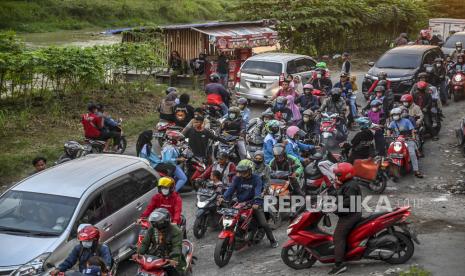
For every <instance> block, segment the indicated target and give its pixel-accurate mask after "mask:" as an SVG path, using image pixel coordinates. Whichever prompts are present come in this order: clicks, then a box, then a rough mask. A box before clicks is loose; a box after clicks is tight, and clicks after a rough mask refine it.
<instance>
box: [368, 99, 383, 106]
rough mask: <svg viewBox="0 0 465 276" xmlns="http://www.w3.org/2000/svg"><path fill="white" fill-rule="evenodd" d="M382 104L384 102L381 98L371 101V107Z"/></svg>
mask: <svg viewBox="0 0 465 276" xmlns="http://www.w3.org/2000/svg"><path fill="white" fill-rule="evenodd" d="M382 104H383V102H382V101H380V100H378V99H375V100H372V101H371V103H370V106H371V107H374V106H380V105H382Z"/></svg>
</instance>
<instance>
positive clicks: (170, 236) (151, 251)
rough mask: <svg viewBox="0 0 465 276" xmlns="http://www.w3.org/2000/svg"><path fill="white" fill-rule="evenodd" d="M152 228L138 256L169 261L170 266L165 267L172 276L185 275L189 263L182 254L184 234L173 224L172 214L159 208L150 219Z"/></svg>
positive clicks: (139, 249) (147, 233) (151, 214)
mask: <svg viewBox="0 0 465 276" xmlns="http://www.w3.org/2000/svg"><path fill="white" fill-rule="evenodd" d="M148 221H149V222H150V228H149V229H148V230H147V232H146V233H145V236H144V239H143V240H142V243H141V245H140V248H138V250H137V254H138V255H145V254H147V255H152V256H156V257H160V258H164V259H169V266H167V267H163V269H164V270H165V271H166V273H167V274H168V275H170V276H173V275H184V272H185V269H186V266H187V263H186V258H185V256H184V255H183V254H182V239H183V237H182V236H183V234H182V231H181V229H180V228H179V227H178V226H177V225H175V224H172V223H171V221H172V219H171V215H170V212H169V211H168V210H167V209H165V208H157V209H155V210H154V211H153V212H151V213H150V215H149V217H148Z"/></svg>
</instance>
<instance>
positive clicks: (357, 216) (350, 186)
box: [328, 163, 362, 275]
mask: <svg viewBox="0 0 465 276" xmlns="http://www.w3.org/2000/svg"><path fill="white" fill-rule="evenodd" d="M332 172H333V174H334V175H335V177H336V179H335V184H334V187H335V188H336V195H337V200H342V201H343V202H342V206H343V207H344V210H348V211H344V212H343V211H338V212H336V215H337V216H338V221H337V225H336V228H335V229H334V234H333V243H334V257H335V263H334V267H333V269H331V271H330V272H329V273H328V274H330V275H333V274H334V275H335V274H340V273H343V272H344V271H346V270H347V265H346V264H345V263H344V256H345V254H346V244H347V235H349V233H350V231H351V230H352V229H353V228H354V226H355V225H356V224H357V223H358V222H360V220H361V218H362V213H361V211H360V210H361V208H360V206H353V205H354V204H360V202H358V203H357V200H354V199H355V198H356V197H361V196H362V191H361V189H360V186H359V185H358V182H357V181H356V180H354V179H353V178H354V176H355V169H354V167H353V166H352V164H350V163H337V164H336V165H334V166H333V168H332ZM338 206H340V203H338Z"/></svg>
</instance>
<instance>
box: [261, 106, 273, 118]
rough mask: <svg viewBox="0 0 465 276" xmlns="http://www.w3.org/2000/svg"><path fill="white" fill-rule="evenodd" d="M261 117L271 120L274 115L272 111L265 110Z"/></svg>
mask: <svg viewBox="0 0 465 276" xmlns="http://www.w3.org/2000/svg"><path fill="white" fill-rule="evenodd" d="M262 117H270V118H273V117H274V113H273V111H271V109H270V108H267V109H266V110H265V111H263V112H262Z"/></svg>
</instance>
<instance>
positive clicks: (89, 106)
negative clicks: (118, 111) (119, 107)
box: [87, 103, 97, 112]
mask: <svg viewBox="0 0 465 276" xmlns="http://www.w3.org/2000/svg"><path fill="white" fill-rule="evenodd" d="M96 108H97V105H96V104H94V103H89V104H88V105H87V110H88V111H89V112H92V111H93V110H94V109H96Z"/></svg>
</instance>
